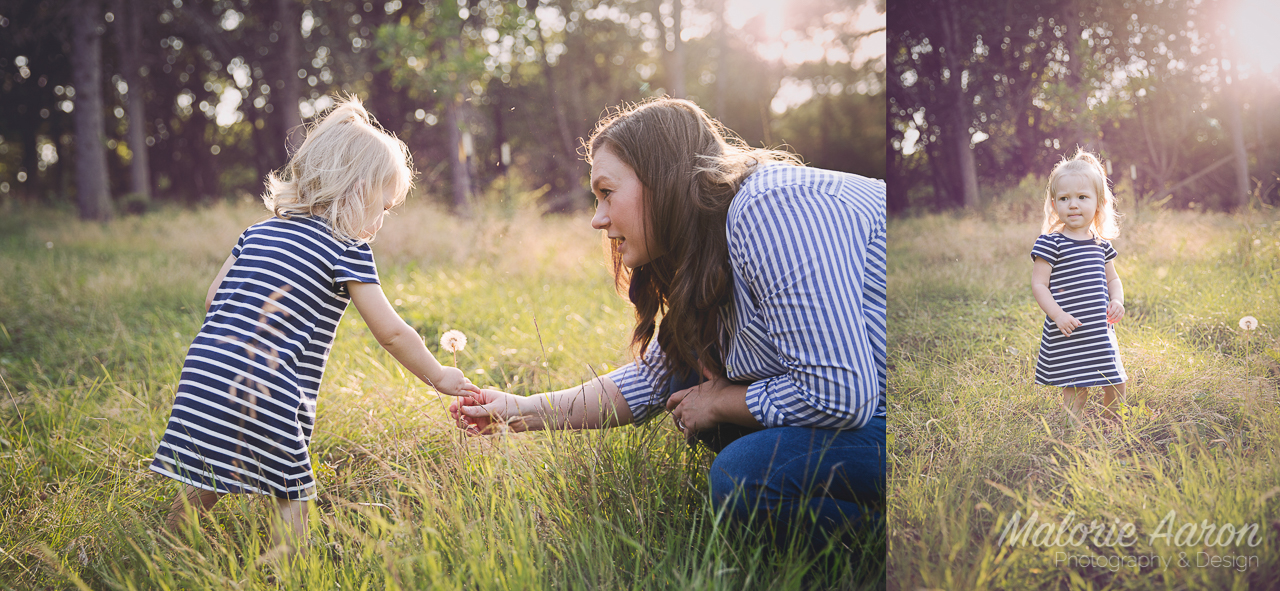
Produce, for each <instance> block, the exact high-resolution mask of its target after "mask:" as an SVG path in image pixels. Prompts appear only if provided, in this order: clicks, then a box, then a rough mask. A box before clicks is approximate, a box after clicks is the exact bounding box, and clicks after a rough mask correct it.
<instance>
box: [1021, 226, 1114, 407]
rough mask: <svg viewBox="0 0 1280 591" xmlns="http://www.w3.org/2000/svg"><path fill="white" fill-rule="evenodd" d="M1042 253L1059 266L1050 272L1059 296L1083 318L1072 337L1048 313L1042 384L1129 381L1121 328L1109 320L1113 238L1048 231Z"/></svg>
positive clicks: (1034, 253)
mask: <svg viewBox="0 0 1280 591" xmlns="http://www.w3.org/2000/svg"><path fill="white" fill-rule="evenodd" d="M1036 257H1040V258H1042V259H1044V260H1045V261H1046V262H1048V263H1049V264H1050V265H1053V272H1052V274H1050V275H1049V291H1050V293H1052V294H1053V301H1054V302H1056V303H1057V304H1058V305H1059V306H1061V307H1062V309H1063V310H1065V311H1066V312H1067V313H1068V314H1070V315H1072V316H1074V317H1075V319H1076V320H1079V321H1080V323H1081V324H1080V327H1079V328H1076V329H1075V330H1074V331H1072V332H1071V336H1069V337H1067V336H1063V335H1062V331H1060V330H1058V325H1057V324H1055V323H1054V322H1053V321H1052V320H1050V319H1049V317H1048V316H1047V315H1046V316H1045V319H1044V326H1043V327H1042V331H1041V335H1040V355H1039V358H1038V359H1037V361H1036V384H1037V385H1041V386H1062V387H1066V386H1073V387H1090V386H1112V385H1116V384H1121V383H1124V382H1125V381H1127V379H1128V378H1127V377H1126V376H1125V373H1124V364H1123V363H1121V361H1120V346H1119V345H1118V344H1117V343H1116V331H1115V328H1114V327H1113V326H1112V325H1111V324H1108V323H1107V304H1108V302H1110V301H1111V297H1110V294H1109V292H1108V289H1107V271H1106V264H1107V262H1108V261H1110V260H1112V259H1114V258H1116V251H1115V249H1114V248H1112V247H1111V243H1110V242H1107V241H1105V240H1103V241H1102V243H1101V244H1098V243H1097V242H1095V241H1094V239H1092V238H1089V239H1086V240H1075V239H1073V238H1068V237H1066V236H1064V235H1062V234H1058V233H1054V234H1046V235H1043V236H1041V237H1040V238H1038V239H1037V240H1036V243H1035V245H1034V246H1032V247H1031V258H1032V260H1035V258H1036Z"/></svg>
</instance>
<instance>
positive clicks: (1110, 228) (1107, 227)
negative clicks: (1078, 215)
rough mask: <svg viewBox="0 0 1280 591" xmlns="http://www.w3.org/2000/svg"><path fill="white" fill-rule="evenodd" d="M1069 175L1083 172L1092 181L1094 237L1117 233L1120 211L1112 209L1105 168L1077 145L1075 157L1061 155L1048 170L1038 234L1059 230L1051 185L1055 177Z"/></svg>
mask: <svg viewBox="0 0 1280 591" xmlns="http://www.w3.org/2000/svg"><path fill="white" fill-rule="evenodd" d="M1072 174H1078V175H1083V176H1085V177H1087V178H1088V179H1089V180H1090V181H1092V182H1093V191H1094V194H1096V195H1097V196H1098V209H1097V211H1095V212H1094V215H1093V224H1092V225H1093V233H1094V234H1096V235H1097V239H1098V240H1102V239H1106V240H1111V239H1114V238H1116V237H1118V236H1119V235H1120V214H1119V212H1117V211H1116V197H1115V195H1113V194H1112V193H1111V187H1110V186H1109V183H1108V182H1107V169H1106V168H1103V166H1102V162H1100V161H1099V160H1098V157H1097V156H1095V155H1093V153H1092V152H1089V151H1088V150H1085V149H1084V148H1080V149H1078V150H1077V151H1076V155H1075V157H1073V158H1071V159H1069V160H1068V159H1066V158H1064V159H1063V160H1062V162H1059V163H1058V165H1057V166H1055V167H1053V172H1051V173H1049V186H1048V188H1047V189H1045V195H1044V224H1042V225H1041V226H1040V233H1041V234H1052V233H1054V232H1057V231H1059V230H1061V229H1062V226H1063V225H1064V224H1063V221H1062V220H1061V219H1060V218H1059V217H1058V210H1057V209H1056V208H1055V207H1054V206H1053V194H1054V192H1055V191H1054V186H1055V185H1057V184H1058V179H1060V178H1062V177H1064V176H1067V175H1072Z"/></svg>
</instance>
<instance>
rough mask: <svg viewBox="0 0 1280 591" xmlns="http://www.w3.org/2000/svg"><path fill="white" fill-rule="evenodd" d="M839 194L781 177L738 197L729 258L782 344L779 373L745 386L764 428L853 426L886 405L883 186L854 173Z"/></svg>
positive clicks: (763, 325) (764, 324) (762, 320)
mask: <svg viewBox="0 0 1280 591" xmlns="http://www.w3.org/2000/svg"><path fill="white" fill-rule="evenodd" d="M849 179H850V180H847V181H845V182H846V183H847V184H848V185H849V186H848V188H847V190H846V189H842V190H841V191H839V192H838V193H837V194H836V195H833V194H832V193H831V192H830V191H827V190H819V188H817V187H814V186H811V185H805V184H783V185H782V186H775V187H771V188H768V189H766V190H764V191H761V192H759V193H756V194H754V195H747V196H743V195H739V199H741V202H740V203H735V205H734V208H733V210H732V211H731V213H730V220H729V227H728V231H729V256H730V261H731V263H732V264H733V266H734V268H735V271H736V272H737V274H738V275H739V277H738V279H739V280H740V281H742V282H743V283H744V285H745V288H746V289H747V290H748V291H749V292H750V295H751V298H752V300H753V301H754V302H755V303H756V305H757V307H758V313H759V315H760V316H759V318H758V321H757V322H754V323H752V322H748V327H749V328H748V329H749V330H755V329H756V328H752V327H759V328H758V330H761V331H762V332H763V333H764V334H760V335H759V337H760V338H761V339H767V341H768V342H770V343H771V344H772V345H773V347H774V348H775V349H776V350H777V355H778V360H777V361H778V362H779V363H781V364H782V365H783V366H785V367H786V371H785V372H784V373H782V374H781V375H777V376H773V377H767V378H764V379H759V380H756V381H754V382H752V383H751V385H750V386H749V387H748V389H747V406H748V408H749V409H750V410H751V413H752V415H754V416H755V418H756V420H758V421H760V423H761V424H763V425H765V426H766V427H779V426H802V427H821V428H831V429H856V428H860V427H862V426H863V425H865V424H866V423H867V422H868V421H869V420H870V419H871V418H872V417H873V416H877V415H882V414H883V412H884V410H883V409H884V401H883V392H884V391H885V374H886V372H885V356H884V351H885V341H884V339H885V292H884V290H885V216H884V185H883V184H882V183H879V182H877V181H871V180H869V179H862V178H861V177H852V176H851V175H850V177H849Z"/></svg>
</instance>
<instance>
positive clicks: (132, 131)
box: [112, 0, 151, 209]
mask: <svg viewBox="0 0 1280 591" xmlns="http://www.w3.org/2000/svg"><path fill="white" fill-rule="evenodd" d="M112 8H113V10H114V12H115V13H116V18H117V19H119V20H120V25H119V26H118V27H117V30H116V35H115V38H116V47H117V52H118V53H119V62H120V72H121V74H122V75H123V77H124V80H125V84H127V85H128V87H129V95H128V110H127V113H128V124H129V142H128V145H129V152H130V154H131V156H130V160H129V173H130V174H129V181H130V184H129V191H130V194H131V195H132V196H133V201H132V203H135V204H136V205H135V207H138V208H139V209H145V208H146V206H147V204H148V203H149V202H150V201H151V165H150V160H149V158H148V155H147V151H148V147H147V128H146V125H147V123H146V122H147V117H146V98H145V97H144V96H143V92H144V90H143V84H142V76H141V75H140V73H139V71H140V68H141V67H142V64H141V63H140V59H139V56H138V45H139V42H140V41H141V37H142V28H141V24H140V18H139V16H138V13H139V12H141V11H142V10H143V8H144V5H142V4H141V3H140V2H137V1H135V2H126V1H125V0H112Z"/></svg>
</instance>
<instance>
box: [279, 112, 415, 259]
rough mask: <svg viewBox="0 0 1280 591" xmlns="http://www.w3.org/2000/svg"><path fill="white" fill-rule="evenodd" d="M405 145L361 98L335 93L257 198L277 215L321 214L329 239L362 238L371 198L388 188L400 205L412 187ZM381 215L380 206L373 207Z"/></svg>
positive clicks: (358, 239) (305, 215) (395, 202)
mask: <svg viewBox="0 0 1280 591" xmlns="http://www.w3.org/2000/svg"><path fill="white" fill-rule="evenodd" d="M411 166H412V164H411V158H410V156H409V148H408V146H406V145H405V144H404V142H402V141H400V140H399V139H397V138H396V137H395V136H394V135H392V134H391V133H389V132H387V131H386V130H384V129H383V128H382V127H381V126H380V125H378V122H377V121H376V120H374V118H373V117H372V116H371V115H369V112H368V111H366V110H365V108H364V105H363V104H361V103H360V99H358V98H356V97H354V96H349V97H346V98H342V97H339V98H338V99H337V101H336V103H335V104H334V106H333V108H331V109H329V110H328V112H327V113H325V114H324V115H323V116H322V117H321V118H320V119H319V122H318V123H314V124H313V125H311V126H310V128H309V129H308V130H307V133H306V139H304V140H303V141H302V145H301V146H299V147H298V150H297V151H296V152H294V154H293V156H292V157H291V158H290V159H289V163H288V164H286V165H285V167H284V168H282V169H280V170H277V171H275V172H272V173H271V174H270V175H268V176H267V191H266V193H264V194H263V195H262V202H263V203H264V204H265V205H266V206H267V209H270V210H271V211H272V213H274V214H275V216H276V217H278V218H281V219H286V220H287V219H290V218H292V217H294V216H302V217H311V216H315V217H318V218H324V219H325V220H326V221H327V222H328V225H329V231H330V232H331V233H332V234H333V236H334V238H337V239H339V240H343V241H348V242H361V241H363V240H364V238H361V233H362V232H363V231H364V228H365V227H366V226H367V225H368V224H369V223H371V222H372V221H373V220H371V219H368V218H369V209H370V207H369V205H370V199H379V200H380V199H381V198H382V190H383V189H384V188H388V187H389V188H390V189H391V194H392V196H393V198H394V199H393V201H392V205H399V204H400V203H402V202H403V201H404V199H405V196H406V195H408V193H409V189H410V188H411V187H413V171H412V168H411ZM378 215H382V208H381V207H379V208H378Z"/></svg>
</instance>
